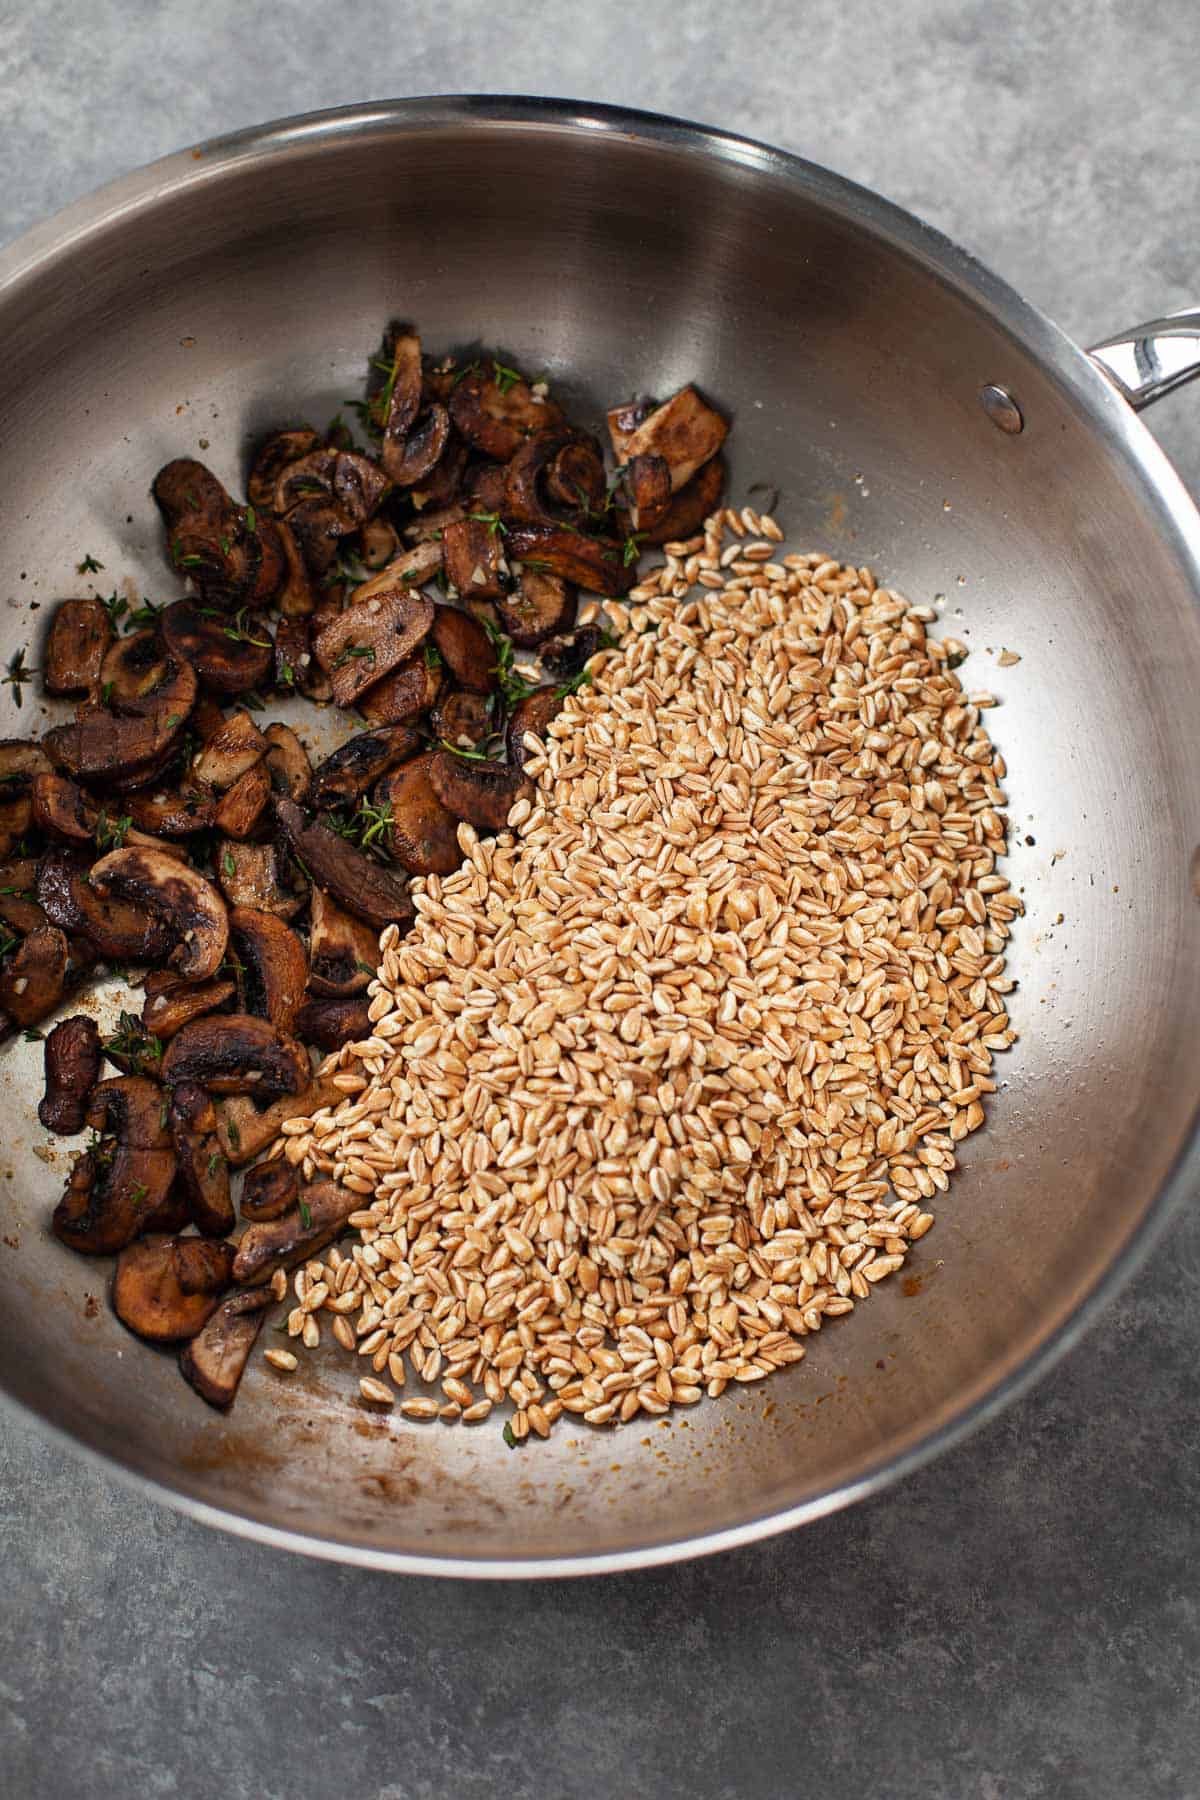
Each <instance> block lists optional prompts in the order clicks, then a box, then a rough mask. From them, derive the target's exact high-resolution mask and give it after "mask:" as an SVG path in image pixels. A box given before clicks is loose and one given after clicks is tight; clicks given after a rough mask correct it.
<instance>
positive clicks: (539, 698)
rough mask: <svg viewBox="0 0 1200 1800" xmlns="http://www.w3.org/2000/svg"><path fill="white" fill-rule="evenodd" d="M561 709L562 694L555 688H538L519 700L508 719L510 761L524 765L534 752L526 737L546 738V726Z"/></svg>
mask: <svg viewBox="0 0 1200 1800" xmlns="http://www.w3.org/2000/svg"><path fill="white" fill-rule="evenodd" d="M561 711H562V696H561V695H560V694H559V693H558V692H557V691H556V690H555V689H554V688H549V687H545V688H538V690H537V692H536V693H534V694H527V695H526V697H525V699H524V700H521V701H519V702H518V704H517V705H516V706H515V707H514V708H513V715H512V718H511V719H510V720H509V721H508V732H507V744H508V760H509V762H511V763H515V764H516V766H517V767H518V768H521V767H523V766H524V763H525V759H526V757H527V756H529V755H531V754H532V752H531V751H530V750H529V747H528V746H527V744H526V742H525V739H526V737H528V736H531V735H532V736H533V737H536V738H542V739H544V738H545V736H546V727H547V726H548V725H549V723H550V721H551V719H553V718H556V717H557V715H558V714H559V713H560V712H561Z"/></svg>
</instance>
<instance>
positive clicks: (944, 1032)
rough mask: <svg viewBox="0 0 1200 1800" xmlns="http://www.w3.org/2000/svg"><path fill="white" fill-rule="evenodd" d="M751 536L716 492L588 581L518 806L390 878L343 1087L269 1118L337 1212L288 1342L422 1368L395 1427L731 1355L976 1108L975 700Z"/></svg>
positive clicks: (825, 1298) (998, 796)
mask: <svg viewBox="0 0 1200 1800" xmlns="http://www.w3.org/2000/svg"><path fill="white" fill-rule="evenodd" d="M726 532H728V533H729V534H731V535H732V537H733V539H734V542H733V543H731V544H729V545H727V546H726V547H725V548H724V549H723V548H722V538H723V536H724V535H725V533H726ZM748 534H749V539H750V541H747V537H748ZM782 535H783V534H782V531H781V529H780V527H779V526H778V525H777V524H776V522H775V520H774V519H773V518H770V517H769V516H760V515H758V514H757V513H755V512H754V511H753V509H751V508H747V509H745V510H743V511H742V512H740V513H739V512H735V511H733V510H727V511H725V512H723V513H718V514H715V515H714V516H713V518H712V519H710V520H709V521H707V522H706V526H705V529H704V531H703V533H702V534H700V535H698V536H697V537H696V538H694V539H690V540H688V541H687V543H686V544H684V543H681V544H678V545H671V546H669V547H668V558H667V563H666V565H665V567H664V568H663V569H662V570H660V571H653V570H652V571H650V572H649V573H648V574H647V575H646V576H645V577H644V578H643V580H642V581H641V583H640V584H639V586H638V588H636V589H635V590H634V592H633V593H632V594H631V595H630V597H629V600H628V601H627V602H626V603H624V604H617V603H612V602H609V603H608V607H607V610H608V613H609V616H610V620H611V622H612V624H613V626H614V628H615V629H616V630H617V632H618V634H619V638H620V643H619V647H618V648H617V649H615V650H610V651H607V652H604V653H602V654H601V656H599V657H598V658H597V659H596V660H595V662H594V663H593V664H592V665H591V667H592V671H593V684H592V685H591V686H590V687H589V686H585V687H583V688H582V689H581V690H580V691H579V692H578V693H576V694H574V695H572V696H571V697H569V698H568V699H567V701H566V703H565V705H564V707H563V711H562V713H561V715H560V716H559V718H558V719H556V720H555V721H554V722H553V723H552V724H551V726H550V728H549V732H548V736H547V741H546V743H545V744H544V745H543V744H538V743H537V742H536V740H532V739H531V740H527V742H528V743H530V744H531V745H532V747H533V751H534V754H533V756H532V758H531V760H530V761H529V762H528V764H527V765H526V766H527V770H528V772H529V773H530V775H531V776H532V777H533V778H534V781H535V784H536V791H535V794H534V797H533V801H532V804H529V803H527V802H521V803H520V807H519V810H518V811H517V812H516V813H514V815H513V817H512V820H511V822H510V829H509V830H508V831H506V832H502V833H501V834H500V835H499V836H497V837H495V838H492V839H480V838H478V837H477V835H476V834H475V833H474V831H472V830H471V828H470V827H469V826H465V825H464V826H462V827H460V843H461V846H462V849H463V853H464V858H465V860H464V862H463V865H462V867H461V868H460V869H458V870H457V871H456V872H455V873H454V874H452V875H449V876H446V877H442V878H439V877H437V876H429V877H427V878H425V879H424V880H418V881H416V882H414V884H413V897H414V903H415V906H416V911H417V918H416V922H415V924H414V926H413V928H412V930H411V931H410V933H409V934H408V936H407V937H405V938H400V936H399V934H398V932H397V930H396V929H395V928H394V927H391V928H389V929H388V930H387V931H385V932H384V934H383V937H382V939H381V945H380V952H381V966H380V972H379V976H378V978H377V980H376V982H375V983H374V984H373V986H372V988H371V994H370V1019H371V1027H372V1032H373V1036H372V1037H371V1038H369V1039H367V1040H365V1041H364V1042H361V1043H358V1044H352V1045H348V1046H347V1047H346V1048H345V1049H344V1050H342V1051H341V1052H339V1053H338V1054H337V1055H336V1056H335V1057H333V1058H331V1059H329V1062H328V1063H327V1065H326V1072H327V1073H330V1074H332V1075H333V1079H334V1082H335V1085H336V1086H337V1087H338V1089H340V1090H341V1091H342V1092H343V1093H344V1095H345V1098H344V1100H343V1101H342V1103H341V1104H340V1105H339V1106H337V1107H336V1108H335V1109H333V1108H325V1109H323V1110H322V1111H321V1112H318V1113H317V1114H316V1115H314V1117H313V1118H312V1119H310V1120H293V1121H290V1122H289V1124H288V1125H287V1126H285V1128H284V1136H283V1138H282V1140H281V1147H282V1150H283V1153H284V1154H286V1156H287V1158H288V1160H289V1161H290V1162H293V1163H294V1164H295V1165H296V1166H298V1167H300V1168H301V1169H302V1170H303V1171H305V1172H307V1173H308V1174H311V1173H313V1172H316V1173H321V1174H332V1175H333V1176H334V1177H335V1178H336V1179H339V1180H343V1181H344V1182H345V1183H346V1185H347V1186H348V1187H350V1188H351V1190H352V1191H354V1192H359V1193H362V1194H363V1195H364V1199H365V1200H367V1201H368V1202H369V1203H368V1204H364V1206H363V1207H362V1209H361V1210H360V1211H358V1212H355V1213H354V1214H352V1215H351V1218H350V1221H349V1223H350V1226H351V1227H352V1229H353V1232H354V1237H353V1239H352V1240H351V1244H350V1247H349V1252H348V1254H345V1255H339V1256H337V1260H335V1254H336V1253H334V1252H331V1253H330V1254H329V1257H328V1259H327V1264H326V1265H322V1264H310V1265H309V1266H308V1269H307V1270H306V1271H304V1272H303V1279H300V1278H298V1279H297V1281H296V1283H295V1292H296V1297H297V1300H298V1301H299V1305H298V1306H297V1307H296V1308H295V1310H294V1311H293V1313H292V1314H291V1316H290V1318H289V1322H288V1329H289V1332H293V1329H294V1331H295V1333H303V1335H304V1337H307V1336H308V1335H309V1333H308V1331H307V1329H306V1327H307V1326H308V1325H309V1324H311V1325H312V1326H313V1327H314V1328H315V1326H316V1321H317V1319H318V1318H320V1317H321V1315H322V1314H323V1313H325V1312H331V1313H332V1314H333V1318H332V1327H333V1332H334V1336H335V1338H336V1340H337V1341H338V1343H339V1344H340V1345H342V1346H343V1347H345V1348H349V1349H351V1350H356V1351H357V1353H358V1355H359V1356H370V1357H372V1359H373V1362H372V1367H373V1368H374V1369H375V1371H376V1374H378V1373H379V1372H380V1371H382V1370H384V1369H386V1370H387V1372H388V1374H389V1375H390V1377H391V1380H392V1381H393V1383H394V1384H395V1386H396V1387H400V1386H402V1385H403V1384H404V1381H405V1373H406V1370H407V1371H409V1372H410V1373H411V1374H412V1375H413V1376H415V1377H417V1378H418V1379H419V1380H423V1381H425V1382H426V1383H428V1384H430V1385H431V1386H433V1385H435V1384H437V1383H439V1382H440V1396H439V1397H437V1398H435V1397H434V1396H433V1394H432V1393H430V1394H427V1395H413V1396H410V1397H409V1398H406V1399H404V1400H402V1401H400V1411H401V1412H402V1413H403V1414H404V1415H405V1416H406V1417H408V1418H410V1419H419V1420H432V1419H434V1418H437V1417H441V1418H443V1419H446V1420H450V1419H456V1418H459V1417H461V1418H462V1420H463V1421H464V1422H465V1423H475V1422H477V1421H480V1420H482V1419H484V1418H486V1417H487V1415H488V1413H489V1412H490V1411H491V1408H492V1407H493V1405H495V1404H496V1403H497V1402H499V1401H502V1400H505V1399H507V1400H509V1401H511V1402H512V1404H513V1406H514V1409H515V1410H514V1413H513V1417H512V1420H511V1423H510V1427H509V1430H510V1432H511V1437H512V1440H513V1441H520V1440H521V1439H523V1438H524V1437H526V1436H528V1434H529V1433H530V1431H531V1430H532V1431H533V1432H534V1433H535V1434H537V1435H538V1436H545V1435H547V1434H548V1433H549V1431H550V1430H551V1428H552V1426H553V1424H554V1422H555V1421H556V1420H557V1419H559V1418H561V1416H562V1415H563V1414H564V1413H565V1414H567V1415H578V1416H580V1417H582V1418H583V1419H585V1420H587V1421H588V1422H590V1423H594V1424H604V1423H608V1422H610V1421H611V1422H621V1421H628V1420H630V1419H633V1418H635V1417H636V1416H637V1415H638V1414H639V1413H647V1414H651V1415H655V1414H660V1413H664V1412H666V1411H668V1410H669V1409H670V1408H671V1407H672V1406H689V1405H692V1404H694V1403H695V1402H696V1401H697V1400H698V1399H699V1398H700V1397H701V1395H702V1394H705V1393H706V1394H708V1395H710V1396H713V1397H715V1396H717V1395H719V1394H721V1393H722V1392H723V1391H724V1390H725V1388H726V1387H727V1386H728V1384H729V1383H730V1382H733V1383H734V1384H735V1385H742V1384H754V1383H757V1382H759V1381H761V1380H763V1379H765V1378H766V1377H767V1376H768V1375H770V1374H771V1373H773V1372H774V1371H775V1370H777V1369H780V1368H785V1367H787V1366H789V1365H790V1364H792V1363H794V1362H796V1361H798V1360H799V1359H800V1358H802V1357H803V1355H804V1346H803V1341H802V1340H803V1339H804V1338H805V1337H806V1336H807V1335H809V1334H810V1333H811V1332H815V1331H819V1330H820V1329H821V1326H822V1323H823V1321H825V1320H827V1319H830V1318H837V1317H840V1316H843V1315H845V1314H847V1313H850V1312H852V1311H853V1310H854V1307H855V1305H856V1304H857V1303H858V1302H859V1301H861V1300H864V1299H866V1298H867V1297H868V1296H869V1295H870V1293H871V1291H872V1289H873V1287H874V1286H876V1285H877V1284H878V1283H880V1282H882V1281H884V1280H886V1279H887V1278H888V1277H889V1276H890V1275H892V1274H894V1273H895V1272H896V1270H897V1269H899V1268H901V1267H902V1266H903V1263H904V1259H905V1255H906V1253H907V1249H908V1246H909V1245H910V1244H911V1243H912V1242H914V1241H915V1240H916V1239H918V1238H920V1237H922V1236H924V1234H925V1232H926V1231H928V1230H929V1228H930V1226H931V1225H932V1223H933V1216H932V1214H931V1213H930V1212H929V1211H928V1210H925V1209H923V1205H922V1203H927V1202H928V1201H929V1200H930V1199H931V1198H932V1197H933V1196H934V1194H936V1193H939V1192H944V1191H945V1189H946V1188H947V1186H948V1184H949V1180H950V1177H951V1175H952V1173H953V1171H954V1168H955V1166H956V1150H957V1145H958V1143H959V1142H960V1141H961V1140H962V1138H963V1137H965V1136H966V1135H967V1134H968V1132H970V1131H972V1130H974V1129H976V1128H977V1126H979V1125H980V1124H982V1123H983V1119H984V1103H985V1100H986V1097H987V1096H988V1095H989V1094H990V1093H992V1092H993V1091H994V1086H995V1084H994V1082H993V1081H992V1079H991V1074H990V1071H991V1065H992V1056H993V1053H994V1052H995V1051H996V1050H999V1049H1002V1048H1006V1047H1007V1046H1008V1045H1009V1044H1010V1043H1011V1042H1012V1041H1013V1037H1014V1033H1013V1031H1012V1028H1011V1026H1010V1023H1009V1018H1008V1012H1007V1004H1006V998H1005V996H1006V995H1007V993H1008V991H1009V990H1010V988H1011V986H1012V983H1011V982H1010V981H1009V980H1008V979H1007V978H1006V976H1005V974H1004V957H1005V949H1006V945H1007V940H1008V936H1009V930H1010V925H1011V921H1012V919H1013V918H1014V917H1015V916H1016V915H1017V914H1018V913H1019V912H1020V911H1021V910H1022V909H1021V903H1020V901H1019V899H1018V898H1017V897H1016V896H1014V895H1013V894H1012V893H1010V891H1009V887H1008V882H1007V880H1006V879H1005V878H1004V876H1003V875H1002V874H1000V873H999V872H998V868H997V864H998V860H999V858H1001V857H1002V856H1003V854H1004V851H1005V848H1006V841H1005V834H1006V829H1007V825H1006V820H1005V817H1004V813H1003V810H1002V809H1003V807H1004V805H1005V794H1004V791H1003V788H1002V786H1001V785H1000V784H1001V782H1002V780H1003V777H1004V764H1003V761H1002V759H1001V758H1000V756H999V754H998V753H997V752H996V751H995V750H994V748H993V746H992V744H991V742H990V740H989V739H988V737H987V735H986V733H985V732H984V730H983V727H982V724H981V723H980V707H981V706H983V705H986V704H987V702H988V701H989V700H990V696H989V695H984V694H980V695H978V696H976V697H975V698H974V699H972V698H970V697H968V696H967V695H965V694H964V693H963V690H962V688H961V686H960V684H959V681H958V679H957V676H956V675H955V674H954V673H953V672H952V669H951V668H950V667H948V666H947V665H948V658H950V657H953V656H954V655H955V654H956V650H957V646H956V645H955V643H954V640H947V641H945V642H943V643H941V644H939V643H936V642H934V641H933V640H931V639H929V638H927V636H926V625H927V624H928V623H929V622H930V620H931V615H930V613H929V610H928V609H927V608H913V607H909V606H908V605H907V604H906V602H905V601H904V600H903V599H902V598H901V597H900V596H899V595H898V594H896V593H894V592H893V591H892V590H890V589H888V588H885V587H880V586H878V585H877V583H876V580H875V577H874V576H873V575H872V574H871V572H870V570H866V569H855V568H851V567H845V566H843V565H842V564H840V563H838V562H837V561H836V560H835V559H834V558H832V557H829V556H826V555H823V554H822V553H820V552H811V553H806V554H788V555H779V554H778V552H777V551H776V549H775V546H776V545H777V544H778V543H780V542H781V540H782ZM680 558H686V559H687V560H686V562H684V561H681V560H680ZM737 571H740V573H738V572H737ZM688 582H694V583H696V584H698V585H695V586H692V587H690V588H689V587H688V585H687V584H688ZM677 591H680V592H682V594H683V598H676V597H675V594H676V592H677ZM352 1314H354V1315H356V1317H353V1318H352V1317H351V1315H352ZM267 1354H268V1356H269V1358H270V1360H271V1361H272V1362H274V1364H275V1366H276V1367H279V1368H287V1367H291V1366H294V1362H295V1358H294V1357H292V1356H291V1354H290V1352H286V1351H270V1352H268V1353H267ZM360 1386H361V1391H362V1393H363V1395H364V1397H366V1398H367V1399H372V1400H374V1401H375V1402H376V1403H377V1404H383V1403H384V1400H383V1396H384V1395H386V1396H387V1401H386V1403H387V1404H392V1403H394V1401H395V1398H396V1396H395V1394H394V1392H393V1391H392V1389H391V1388H389V1387H387V1386H386V1384H385V1383H384V1382H382V1381H379V1380H375V1379H372V1377H370V1376H364V1377H363V1379H362V1382H361V1384H360Z"/></svg>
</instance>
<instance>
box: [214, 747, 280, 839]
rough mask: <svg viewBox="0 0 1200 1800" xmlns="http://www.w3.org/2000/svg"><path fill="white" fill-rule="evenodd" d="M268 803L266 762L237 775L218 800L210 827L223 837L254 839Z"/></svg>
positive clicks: (268, 784)
mask: <svg viewBox="0 0 1200 1800" xmlns="http://www.w3.org/2000/svg"><path fill="white" fill-rule="evenodd" d="M270 799H271V774H270V770H269V769H268V768H267V766H266V763H265V762H259V763H255V765H254V767H253V768H252V769H247V770H246V773H245V774H244V775H239V776H238V778H237V780H236V781H235V782H234V784H233V786H232V787H231V788H227V789H226V791H225V792H224V793H223V794H222V796H221V801H220V805H219V806H218V807H217V810H216V814H215V815H214V818H213V824H214V825H215V826H216V828H217V830H218V831H220V832H223V833H224V834H225V836H226V837H231V838H237V839H239V840H240V839H243V838H248V837H253V836H254V835H255V832H256V831H257V829H258V826H259V823H260V822H261V820H262V817H263V814H264V813H265V812H266V810H267V806H268V805H269V803H270Z"/></svg>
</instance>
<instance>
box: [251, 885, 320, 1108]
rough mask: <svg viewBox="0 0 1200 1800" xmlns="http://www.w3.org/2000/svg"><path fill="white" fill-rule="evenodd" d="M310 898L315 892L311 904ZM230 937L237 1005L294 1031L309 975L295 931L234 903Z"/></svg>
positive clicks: (303, 953) (273, 1023)
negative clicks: (236, 983)
mask: <svg viewBox="0 0 1200 1800" xmlns="http://www.w3.org/2000/svg"><path fill="white" fill-rule="evenodd" d="M315 898H316V896H315V891H314V905H315ZM229 936H230V941H231V943H232V944H233V948H234V953H235V955H236V958H237V962H238V1007H239V1010H240V1011H241V1012H244V1013H254V1014H255V1015H256V1016H258V1017H261V1018H265V1019H269V1020H270V1022H271V1024H272V1025H274V1026H275V1027H276V1028H277V1029H278V1030H279V1031H285V1032H290V1031H293V1030H294V1029H295V1022H296V1014H297V1012H298V1011H299V1009H300V1002H301V1001H302V1000H303V998H304V987H305V983H306V982H307V980H308V957H307V956H306V955H305V951H304V945H303V944H302V943H301V942H300V939H299V938H298V937H297V936H296V933H295V932H294V931H293V930H292V929H291V927H290V926H288V925H285V924H284V922H283V920H282V919H279V918H276V916H275V914H274V913H270V912H264V911H261V910H260V909H259V908H257V907H252V906H235V907H234V909H233V911H232V912H231V913H230V915H229ZM305 1078H306V1079H307V1074H306V1077H305Z"/></svg>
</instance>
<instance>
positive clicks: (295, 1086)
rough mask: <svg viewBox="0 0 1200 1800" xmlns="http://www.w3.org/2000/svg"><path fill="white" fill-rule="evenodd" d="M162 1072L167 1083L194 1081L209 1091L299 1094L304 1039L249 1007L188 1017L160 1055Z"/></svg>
mask: <svg viewBox="0 0 1200 1800" xmlns="http://www.w3.org/2000/svg"><path fill="white" fill-rule="evenodd" d="M162 1078H163V1080H164V1082H166V1083H167V1084H168V1085H171V1084H173V1083H176V1082H180V1081H198V1082H199V1083H200V1084H201V1086H202V1087H206V1088H207V1089H208V1090H209V1092H210V1093H212V1094H258V1095H261V1096H262V1098H263V1099H264V1100H272V1099H274V1098H275V1096H276V1095H277V1094H298V1093H300V1092H301V1091H302V1090H303V1089H304V1088H306V1087H307V1086H308V1083H309V1063H308V1053H307V1051H306V1050H305V1048H304V1045H303V1044H300V1043H297V1042H296V1040H295V1038H292V1037H289V1036H287V1034H286V1033H285V1032H282V1031H279V1030H277V1029H276V1027H275V1026H274V1025H272V1024H270V1022H269V1021H268V1020H266V1019H257V1018H255V1017H254V1016H253V1015H252V1014H250V1013H219V1014H216V1015H210V1016H208V1017H206V1018H203V1019H192V1020H191V1021H190V1022H189V1023H188V1024H187V1025H185V1026H184V1027H183V1028H182V1030H181V1031H178V1032H176V1034H175V1036H174V1037H173V1038H172V1039H171V1042H170V1044H169V1045H168V1047H167V1052H166V1055H165V1056H164V1057H163V1064H162Z"/></svg>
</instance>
